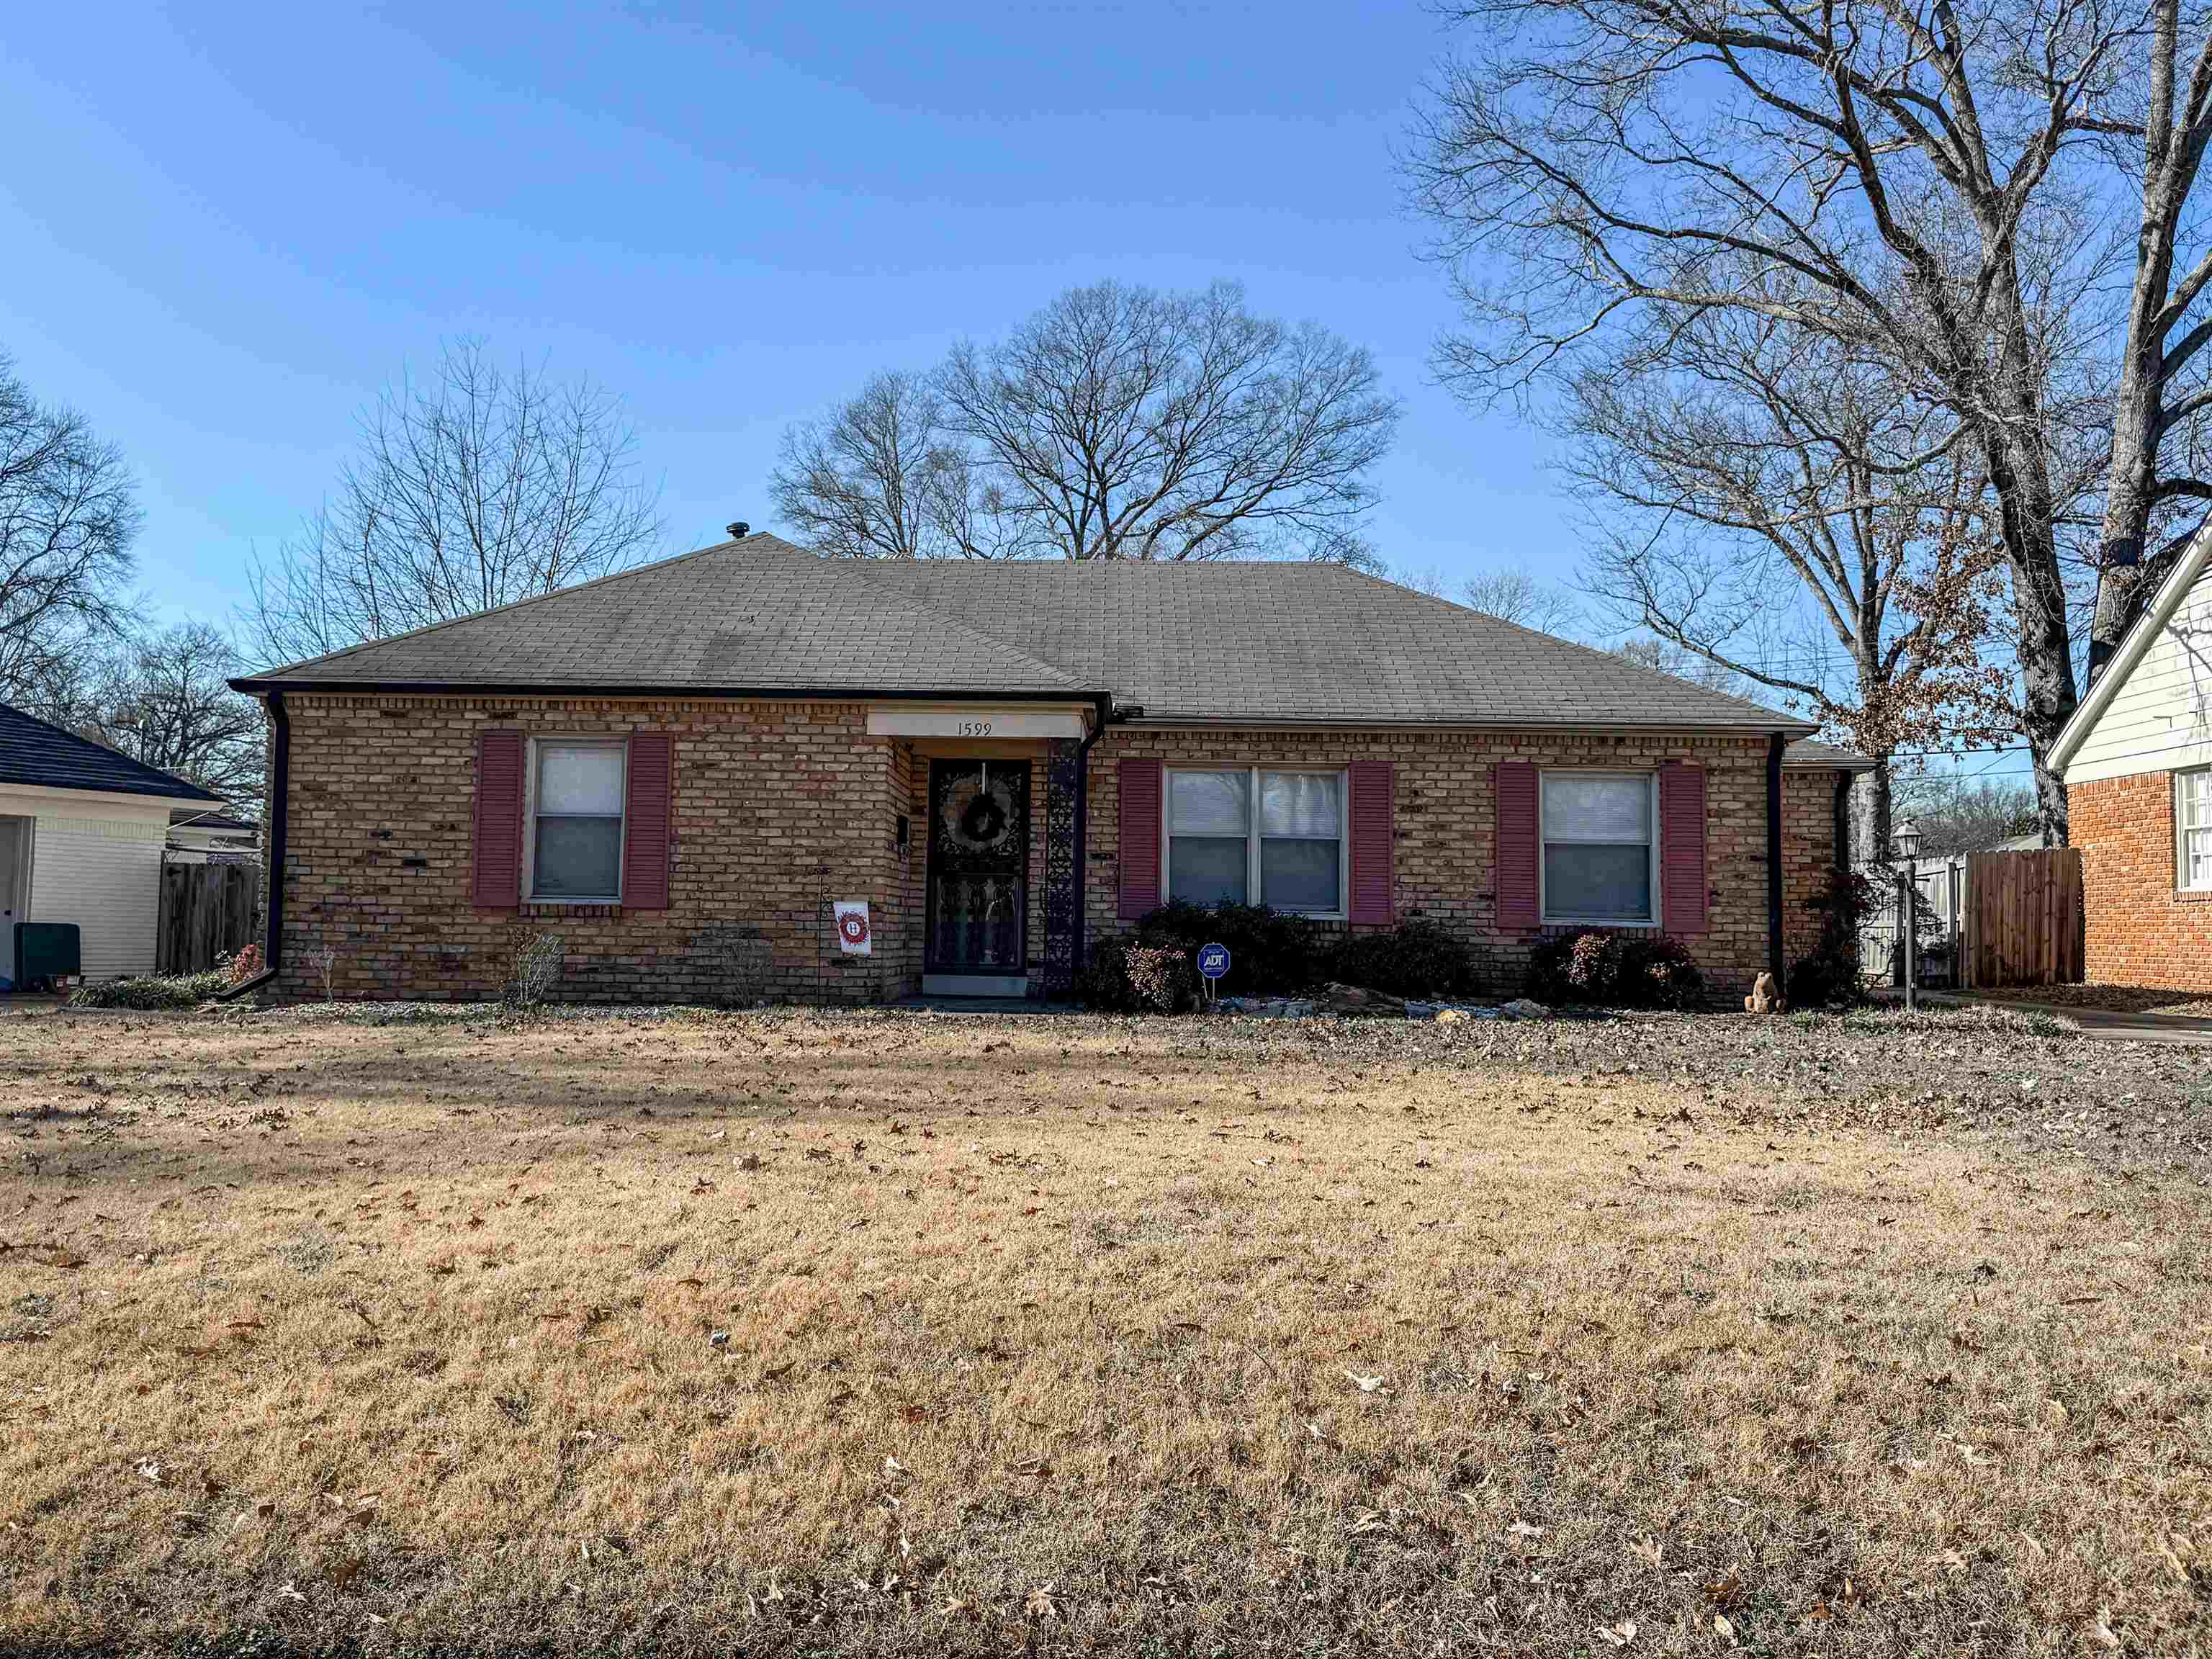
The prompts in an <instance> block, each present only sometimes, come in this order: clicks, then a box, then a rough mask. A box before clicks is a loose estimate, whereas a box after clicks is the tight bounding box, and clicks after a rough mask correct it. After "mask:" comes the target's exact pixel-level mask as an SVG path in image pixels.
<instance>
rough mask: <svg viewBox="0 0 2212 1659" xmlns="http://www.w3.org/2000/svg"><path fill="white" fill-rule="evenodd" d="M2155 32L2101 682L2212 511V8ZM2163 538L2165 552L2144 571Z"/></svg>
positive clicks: (2110, 521)
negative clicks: (2209, 427) (2209, 351)
mask: <svg viewBox="0 0 2212 1659" xmlns="http://www.w3.org/2000/svg"><path fill="white" fill-rule="evenodd" d="M2146 21H2147V22H2148V28H2147V29H2146V30H2145V31H2144V33H2146V34H2147V36H2148V57H2149V64H2148V68H2149V71H2150V72H2149V74H2148V76H2144V77H2143V78H2142V80H2141V81H2139V82H2133V84H2134V85H2135V86H2136V87H2138V88H2141V91H2142V106H2141V109H2140V112H2139V114H2137V113H2136V112H2130V117H2129V118H2125V119H2123V120H2120V121H2118V122H2117V123H2115V125H2114V135H2115V139H2116V148H2118V147H2119V146H2121V145H2125V144H2127V143H2128V142H2129V141H2130V140H2132V141H2134V144H2133V147H2132V149H2120V151H2119V155H2118V159H2119V161H2120V162H2121V165H2122V167H2123V170H2124V173H2139V175H2140V176H2139V184H2140V188H2141V200H2142V209H2141V211H2140V214H2139V216H2138V219H2137V234H2136V266H2135V278H2134V281H2133V283H2131V284H2130V290H2129V294H2128V310H2127V337H2126V340H2125V342H2124V344H2123V346H2122V348H2121V351H2120V359H2119V363H2118V374H2117V376H2116V383H2115V385H2114V387H2113V391H2112V468H2111V475H2110V482H2109V483H2108V484H2107V485H2106V491H2105V513H2104V523H2103V526H2102V530H2103V539H2102V542H2101V544H2100V549H2099V559H2098V568H2099V572H2100V582H2099V586H2098V592H2097V605H2096V614H2095V617H2094V619H2093V622H2092V623H2091V626H2090V634H2089V674H2090V678H2092V679H2093V678H2095V677H2096V676H2097V674H2098V673H2099V672H2100V671H2101V670H2102V669H2103V667H2104V665H2105V664H2106V661H2108V660H2109V659H2110V658H2111V656H2112V652H2113V651H2114V650H2115V649H2116V648H2117V647H2118V645H2119V641H2120V636H2121V635H2124V634H2125V633H2126V632H2127V630H2128V629H2129V628H2130V626H2131V625H2132V624H2133V623H2134V621H2135V619H2136V617H2137V616H2138V615H2140V614H2141V612H2142V609H2143V606H2144V605H2145V604H2146V603H2147V602H2148V599H2149V597H2150V595H2151V594H2152V593H2153V592H2155V591H2156V589H2157V587H2158V585H2159V583H2160V581H2161V580H2164V578H2165V576H2166V572H2167V570H2168V569H2169V568H2171V567H2172V562H2173V561H2174V559H2175V558H2176V557H2177V556H2179V553H2180V551H2181V549H2182V548H2183V547H2184V546H2185V545H2186V544H2187V539H2188V538H2187V535H2186V534H2180V535H2176V534H2174V533H2173V532H2174V528H2175V521H2176V520H2177V519H2179V517H2180V516H2181V515H2182V514H2183V513H2185V512H2186V513H2188V514H2189V515H2190V516H2191V518H2192V519H2193V518H2194V517H2195V516H2197V514H2200V513H2202V511H2203V502H2205V501H2212V455H2208V453H2206V419H2205V416H2206V415H2207V413H2208V411H2212V374H2208V372H2207V371H2208V368H2212V358H2208V357H2207V356H2205V355H2204V348H2205V346H2206V345H2207V344H2208V343H2212V316H2208V315H2207V314H2206V312H2207V308H2206V307H2205V306H2204V305H2202V304H2200V303H2199V302H2200V301H2203V300H2204V298H2205V294H2206V289H2207V288H2208V287H2212V240H2208V237H2207V235H2206V226H2205V222H2204V218H2203V215H2202V214H2201V213H2200V214H2198V215H2197V216H2194V217H2191V216H2190V215H2189V214H2188V211H2187V210H2188V204H2189V199H2190V197H2191V192H2192V191H2194V189H2195V187H2196V184H2197V174H2198V173H2199V171H2200V170H2201V168H2202V167H2203V161H2204V149H2205V144H2206V143H2207V141H2208V140H2212V27H2208V14H2207V12H2206V10H2205V9H2204V8H2203V7H2201V6H2196V5H2192V6H2190V7H2188V8H2186V9H2185V8H2184V7H2183V5H2182V3H2181V0H2151V3H2150V4H2149V5H2148V16H2147V19H2146ZM2185 67H2186V73H2184V69H2185ZM2185 325H2186V326H2185ZM2177 335H2178V336H2179V337H2177ZM2192 527H2193V526H2192ZM2154 535H2155V536H2156V537H2157V538H2163V539H2165V540H2166V545H2165V546H2163V547H2162V548H2160V549H2159V550H2157V551H2155V552H2154V553H2152V554H2151V556H2149V557H2148V559H2146V558H2145V556H2144V555H2145V552H2146V550H2148V548H2149V546H2150V544H2151V541H2152V540H2153V539H2154Z"/></svg>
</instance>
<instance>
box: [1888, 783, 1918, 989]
mask: <svg viewBox="0 0 2212 1659" xmlns="http://www.w3.org/2000/svg"><path fill="white" fill-rule="evenodd" d="M1894 839H1895V841H1896V842H1897V851H1898V856H1899V857H1900V858H1902V859H1903V860H1905V890H1904V892H1903V893H1902V895H1901V897H1902V899H1903V901H1904V904H1905V1012H1908V1013H1910V1012H1912V1010H1913V1009H1914V1008H1916V1007H1917V1006H1919V1005H1918V1001H1917V998H1916V997H1915V995H1914V994H1913V984H1912V981H1913V979H1914V977H1915V975H1917V973H1918V971H1919V967H1920V864H1919V860H1920V826H1919V825H1918V824H1917V823H1914V822H1913V821H1912V820H1911V818H1907V819H1905V822H1904V823H1900V824H1899V825H1898V826H1897V830H1896V834H1895V836H1894Z"/></svg>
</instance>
